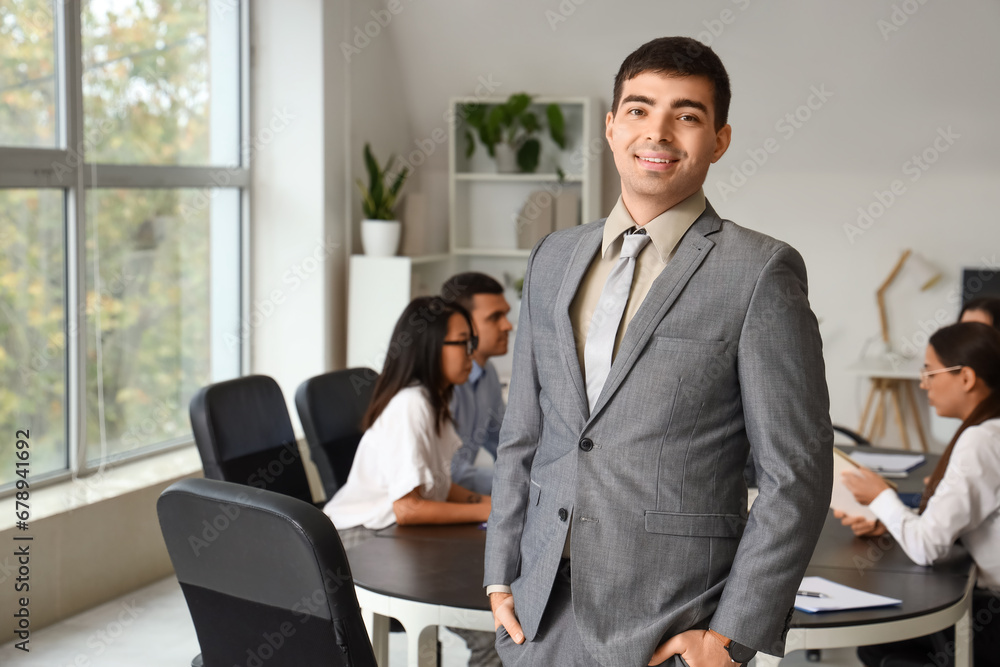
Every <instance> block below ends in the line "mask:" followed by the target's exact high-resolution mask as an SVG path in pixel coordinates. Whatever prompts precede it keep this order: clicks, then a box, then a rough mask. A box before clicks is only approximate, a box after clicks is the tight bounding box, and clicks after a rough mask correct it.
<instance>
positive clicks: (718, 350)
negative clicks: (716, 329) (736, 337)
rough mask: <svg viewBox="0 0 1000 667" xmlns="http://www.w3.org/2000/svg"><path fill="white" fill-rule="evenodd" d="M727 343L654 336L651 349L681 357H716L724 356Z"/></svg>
mask: <svg viewBox="0 0 1000 667" xmlns="http://www.w3.org/2000/svg"><path fill="white" fill-rule="evenodd" d="M728 347H729V343H728V342H727V341H724V340H698V339H695V338H673V337H671V336H656V337H655V338H654V339H653V349H654V350H656V351H658V352H677V353H680V354H682V355H687V354H698V355H705V356H709V357H717V356H719V355H722V354H725V353H726V349H727V348H728Z"/></svg>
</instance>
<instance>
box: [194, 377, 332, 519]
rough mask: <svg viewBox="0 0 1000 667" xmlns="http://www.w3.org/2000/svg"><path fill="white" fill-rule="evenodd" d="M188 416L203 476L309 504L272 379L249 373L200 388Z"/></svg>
mask: <svg viewBox="0 0 1000 667" xmlns="http://www.w3.org/2000/svg"><path fill="white" fill-rule="evenodd" d="M190 414H191V428H192V430H193V431H194V441H195V443H196V444H197V445H198V452H199V453H200V454H201V463H202V466H203V467H204V468H205V477H207V478H209V479H220V480H224V481H227V482H234V483H236V484H244V485H247V486H253V487H257V488H261V489H267V490H269V491H275V492H277V493H283V494H285V495H288V496H292V497H293V498H298V499H299V500H304V501H306V502H310V503H311V502H312V492H311V491H310V489H309V478H308V477H307V476H306V470H305V467H304V466H303V464H302V457H301V454H300V453H299V448H298V445H297V444H296V442H295V433H294V431H293V430H292V421H291V419H290V418H289V416H288V407H287V406H286V405H285V397H284V396H283V395H282V393H281V387H279V386H278V383H277V382H275V381H274V380H273V379H272V378H269V377H267V376H266V375H249V376H247V377H242V378H236V379H235V380H227V381H225V382H219V383H217V384H211V385H208V386H207V387H203V388H202V389H200V390H199V391H198V393H197V394H195V395H194V398H192V399H191V408H190Z"/></svg>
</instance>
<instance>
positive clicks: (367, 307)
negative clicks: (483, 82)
mask: <svg viewBox="0 0 1000 667" xmlns="http://www.w3.org/2000/svg"><path fill="white" fill-rule="evenodd" d="M505 101H506V99H499V98H498V99H477V98H455V99H452V100H451V110H452V111H453V112H454V118H455V119H456V121H455V123H453V124H452V126H451V129H450V135H449V139H450V146H449V155H448V211H449V221H448V230H449V237H448V253H445V254H436V255H427V256H424V257H366V256H363V255H355V256H352V257H351V265H350V289H349V296H348V334H347V363H348V365H349V366H370V367H372V368H375V369H376V370H380V369H381V366H382V363H383V361H384V359H385V352H386V349H387V348H388V344H389V339H390V336H391V334H392V327H393V325H394V324H395V322H396V319H397V318H398V317H399V313H401V312H402V310H403V308H404V307H405V305H406V304H407V303H409V301H410V300H411V299H412V298H413V297H416V296H421V295H427V294H435V293H437V291H438V290H439V289H440V287H441V284H442V283H443V282H444V280H446V279H447V278H448V277H449V276H451V275H453V274H455V273H458V272H461V271H481V272H483V273H487V274H489V275H492V276H495V277H496V278H497V279H498V280H501V281H505V280H506V281H508V283H513V281H516V280H518V279H520V278H522V277H523V276H524V269H525V264H526V262H527V259H528V255H529V254H530V253H531V249H530V248H526V247H525V248H519V247H518V243H517V227H518V216H519V215H520V214H521V212H522V209H523V208H524V206H525V204H526V203H527V201H528V198H529V197H530V196H531V195H532V193H540V192H547V193H549V194H550V195H553V196H555V195H558V194H559V193H563V192H571V193H575V195H576V198H577V199H578V201H579V211H578V214H577V216H576V218H575V224H582V223H584V222H589V221H591V220H595V219H597V218H598V217H599V216H600V197H601V185H600V162H601V154H602V152H603V150H604V148H605V146H606V142H605V139H604V132H603V128H604V125H603V123H602V120H603V117H602V115H601V113H600V109H599V107H598V104H597V103H596V101H594V100H591V99H589V98H582V97H568V98H556V97H539V98H536V100H535V101H534V103H533V104H532V106H533V107H535V110H536V113H537V114H538V115H539V118H542V119H544V118H545V109H544V108H545V106H547V105H548V104H550V103H556V104H558V105H559V106H560V107H561V108H562V111H563V116H564V117H565V119H566V148H565V149H560V148H559V147H558V146H557V145H555V144H554V143H553V142H552V140H551V138H550V137H549V136H548V132H547V130H546V131H544V132H541V133H539V135H536V136H538V137H539V139H540V141H541V143H542V150H541V156H540V159H539V168H538V172H537V173H533V174H500V173H497V170H496V164H495V162H494V161H493V159H492V158H491V157H489V154H488V153H487V151H486V149H485V148H484V147H483V146H482V145H481V144H478V139H477V140H476V141H477V146H476V150H475V153H474V154H473V156H472V157H471V158H466V157H465V151H466V140H465V130H466V127H465V124H464V123H463V121H462V118H463V116H462V114H461V113H460V111H461V107H462V105H464V104H468V103H473V102H479V103H483V104H493V103H502V102H505ZM557 168H560V169H561V170H562V172H563V174H564V178H563V179H560V177H559V174H558V173H557V171H556V169H557ZM507 300H508V301H509V302H510V303H511V306H512V307H513V310H512V312H511V314H510V319H511V321H512V322H514V323H515V325H516V323H517V319H516V318H517V309H518V304H517V302H516V301H517V299H516V293H515V291H514V289H513V286H512V284H508V293H507ZM510 343H511V344H510V346H509V349H511V350H512V349H513V338H512V339H511V341H510ZM493 362H494V364H495V365H496V367H497V372H498V373H499V375H500V376H501V378H505V377H509V375H510V353H508V355H507V357H504V358H499V359H494V360H493Z"/></svg>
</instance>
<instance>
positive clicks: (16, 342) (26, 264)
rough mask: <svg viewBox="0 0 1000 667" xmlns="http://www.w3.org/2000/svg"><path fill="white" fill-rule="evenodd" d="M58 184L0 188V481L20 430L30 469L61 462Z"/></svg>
mask: <svg viewBox="0 0 1000 667" xmlns="http://www.w3.org/2000/svg"><path fill="white" fill-rule="evenodd" d="M64 216H65V205H64V194H63V192H62V191H61V190H0V247H2V248H3V252H2V253H0V461H2V462H3V463H4V465H3V466H2V467H0V485H3V484H6V483H9V482H12V481H14V480H15V469H14V463H13V462H14V461H15V457H14V444H15V442H16V440H17V438H16V436H15V434H16V433H17V431H19V430H22V429H23V430H27V431H28V434H29V437H28V438H27V440H28V442H29V443H30V447H29V451H30V458H29V464H30V465H29V466H28V469H29V471H30V474H31V477H32V478H36V477H38V476H39V475H44V474H46V473H50V472H55V471H58V470H64V469H66V468H67V454H66V452H67V449H66V424H65V414H66V406H65V403H66V337H65V330H66V326H65V325H66V313H65V305H64V301H65V298H66V290H65V287H64V284H65V282H64V275H63V266H64V261H65V251H64V241H63V238H64V235H63V219H64Z"/></svg>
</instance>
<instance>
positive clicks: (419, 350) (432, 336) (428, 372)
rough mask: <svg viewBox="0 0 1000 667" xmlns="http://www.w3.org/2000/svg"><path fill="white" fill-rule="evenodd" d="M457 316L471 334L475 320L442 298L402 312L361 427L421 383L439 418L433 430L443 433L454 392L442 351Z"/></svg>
mask: <svg viewBox="0 0 1000 667" xmlns="http://www.w3.org/2000/svg"><path fill="white" fill-rule="evenodd" d="M455 314H458V315H461V316H462V317H464V318H465V321H466V322H468V323H469V335H472V331H473V329H472V318H471V317H469V313H468V311H467V310H465V308H463V307H462V306H460V305H458V304H457V303H455V302H449V301H445V300H444V299H442V298H441V297H439V296H422V297H417V298H416V299H414V300H413V301H411V302H410V305H408V306H407V307H406V308H405V309H404V310H403V314H402V315H400V316H399V320H398V321H397V322H396V326H395V328H394V329H393V330H392V338H391V340H390V342H389V349H388V351H387V352H386V355H385V365H384V366H383V367H382V372H381V373H380V374H379V376H378V379H377V380H375V388H374V389H373V390H372V402H371V404H370V405H369V406H368V411H367V412H365V416H364V419H363V420H362V422H361V426H362V428H365V429H367V428H369V427H370V426H371V425H372V424H374V423H375V420H376V419H378V416H379V415H380V414H382V411H383V410H385V406H387V405H388V404H389V401H391V400H392V397H393V396H395V395H396V394H397V393H398V392H399V390H400V389H404V388H406V387H409V386H410V385H413V384H419V385H420V386H422V387H423V388H424V389H426V390H427V393H428V395H429V396H430V399H431V407H433V409H434V414H436V415H437V421H436V423H435V425H434V428H435V431H436V432H437V433H438V434H440V433H441V427H442V426H443V425H444V424H445V423H446V422H447V421H448V420H449V419H451V412H450V411H449V410H448V404H449V403H450V402H451V392H452V385H450V384H449V385H447V386H445V384H446V383H445V380H444V375H443V374H442V373H441V349H442V343H444V339H445V337H446V336H447V335H448V320H450V319H451V316H452V315H455Z"/></svg>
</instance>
